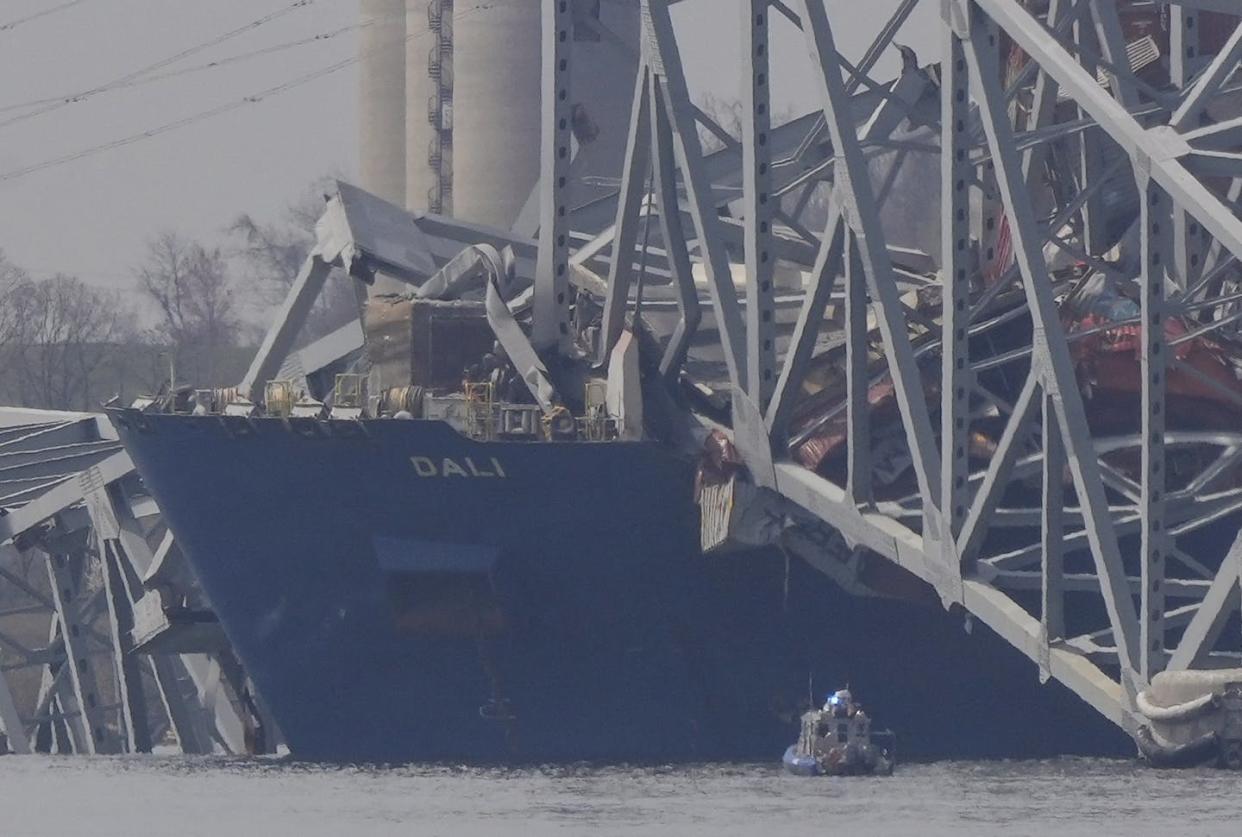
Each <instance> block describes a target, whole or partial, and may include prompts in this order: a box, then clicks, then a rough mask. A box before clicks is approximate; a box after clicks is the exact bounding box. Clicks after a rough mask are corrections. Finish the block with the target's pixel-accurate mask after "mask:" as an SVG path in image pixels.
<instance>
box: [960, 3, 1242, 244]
mask: <svg viewBox="0 0 1242 837" xmlns="http://www.w3.org/2000/svg"><path fill="white" fill-rule="evenodd" d="M963 2H965V3H967V4H969V5H971V6H978V8H980V9H982V10H983V11H984V12H986V13H987V14H988V15H989V16H990V17H991V18H992V19H993V20H994V21H996V22H997V23H998V24H1000V25H1001V26H1003V27H1004V29H1005V33H1006V34H1007V35H1008V36H1009V37H1011V38H1012V39H1013V40H1014V42H1015V43H1017V45H1018V46H1020V47H1021V48H1022V49H1023V50H1024V51H1025V52H1026V53H1027V54H1028V55H1029V56H1031V58H1032V60H1035V61H1038V62H1039V64H1040V66H1041V67H1042V68H1043V71H1044V72H1046V73H1048V74H1049V75H1051V76H1053V77H1054V78H1056V80H1057V82H1058V84H1059V85H1060V86H1061V88H1062V89H1063V90H1065V91H1066V92H1067V93H1068V94H1069V95H1071V96H1072V97H1073V98H1074V100H1075V101H1077V102H1078V103H1079V104H1080V105H1081V107H1082V109H1083V110H1084V111H1085V112H1086V113H1088V114H1089V115H1090V116H1091V117H1092V118H1094V119H1095V120H1096V122H1098V123H1099V125H1100V127H1101V128H1102V129H1103V130H1104V131H1106V132H1107V133H1108V135H1109V136H1110V137H1111V138H1112V139H1113V141H1114V142H1116V143H1117V144H1118V145H1119V146H1121V148H1122V150H1124V151H1125V152H1126V153H1128V154H1129V155H1130V156H1132V157H1134V158H1136V160H1138V161H1140V163H1141V165H1142V166H1149V167H1150V172H1151V177H1152V178H1153V179H1154V180H1155V181H1156V182H1157V183H1159V184H1160V186H1161V187H1162V188H1163V189H1164V190H1165V191H1166V192H1168V193H1169V195H1171V196H1172V198H1173V200H1174V201H1176V202H1177V203H1178V204H1180V205H1181V206H1183V207H1184V208H1185V209H1186V210H1187V211H1188V212H1189V213H1190V214H1191V215H1193V216H1194V217H1195V219H1196V220H1198V222H1199V223H1200V224H1201V225H1202V226H1203V227H1204V228H1205V229H1206V230H1207V231H1208V232H1210V233H1211V234H1212V235H1213V236H1215V237H1216V239H1217V240H1218V241H1220V243H1221V244H1222V246H1224V247H1225V248H1226V249H1227V250H1229V251H1230V252H1231V253H1233V254H1235V255H1239V254H1242V219H1239V218H1238V217H1237V216H1236V215H1235V214H1234V213H1233V212H1232V211H1230V210H1229V208H1228V207H1226V206H1225V205H1224V204H1223V203H1222V202H1221V200H1220V199H1219V198H1218V197H1216V196H1215V195H1214V194H1213V193H1212V192H1211V190H1210V189H1208V188H1207V186H1205V185H1204V184H1203V183H1201V182H1199V180H1197V179H1196V178H1195V177H1194V176H1193V175H1192V174H1191V173H1190V171H1189V170H1188V169H1187V168H1186V166H1185V164H1184V163H1183V162H1182V161H1181V158H1183V157H1186V156H1187V155H1188V154H1189V152H1190V147H1189V146H1188V145H1187V144H1186V142H1185V140H1183V139H1182V138H1181V137H1180V136H1178V135H1177V133H1176V132H1175V131H1173V129H1171V128H1169V127H1167V126H1165V127H1164V128H1154V129H1151V130H1148V129H1146V128H1144V127H1143V126H1142V125H1141V124H1140V123H1139V122H1138V120H1137V119H1135V118H1134V117H1133V116H1132V115H1130V113H1129V112H1128V111H1127V110H1126V109H1125V107H1124V106H1123V105H1122V104H1121V103H1120V102H1118V101H1117V100H1116V99H1114V98H1113V97H1112V96H1110V95H1109V94H1108V92H1107V91H1105V90H1104V89H1102V88H1101V87H1100V85H1099V83H1098V82H1097V81H1096V80H1095V79H1094V78H1092V77H1091V74H1090V73H1088V72H1087V71H1086V70H1084V69H1083V68H1082V67H1081V66H1079V64H1078V63H1077V61H1075V60H1074V58H1073V56H1071V55H1070V54H1069V53H1068V52H1067V51H1066V50H1065V48H1064V47H1063V46H1061V44H1059V43H1058V42H1057V40H1056V39H1055V38H1054V37H1052V35H1050V34H1049V33H1048V31H1047V30H1046V29H1045V28H1044V27H1043V26H1042V25H1041V24H1040V22H1039V21H1038V20H1036V19H1035V18H1034V17H1033V16H1032V15H1031V13H1030V12H1028V11H1027V10H1026V9H1024V8H1023V7H1022V5H1021V4H1020V3H1018V2H1017V0H963ZM1226 2H1231V0H1226ZM1236 8H1237V7H1236V5H1231V6H1230V9H1229V10H1230V11H1235V12H1236Z"/></svg>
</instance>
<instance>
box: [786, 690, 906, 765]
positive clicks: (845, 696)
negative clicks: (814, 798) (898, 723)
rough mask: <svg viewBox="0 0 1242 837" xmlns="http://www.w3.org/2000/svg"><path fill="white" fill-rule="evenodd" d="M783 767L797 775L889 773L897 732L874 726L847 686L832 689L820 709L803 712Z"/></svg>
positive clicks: (895, 759) (894, 760) (895, 758)
mask: <svg viewBox="0 0 1242 837" xmlns="http://www.w3.org/2000/svg"><path fill="white" fill-rule="evenodd" d="M782 761H783V763H784V766H785V770H787V771H788V772H790V773H793V774H794V775H796V776H891V775H893V771H894V770H895V769H896V767H897V747H896V736H895V735H894V734H893V733H892V732H891V731H890V730H884V731H880V730H874V729H872V726H871V718H870V716H869V715H868V714H867V713H866V712H865V711H864V710H863V708H862V705H861V704H859V703H857V702H855V700H854V698H853V695H852V694H851V693H850V690H849V689H841V690H839V691H836V692H833V693H832V694H831V695H829V696H828V699H827V700H826V701H825V702H824V706H823V708H822V709H818V710H815V709H813V710H810V711H808V712H806V713H804V714H803V715H802V724H801V729H800V731H799V734H798V740H797V741H796V742H794V743H793V744H790V745H789V747H788V748H787V749H786V750H785V755H784V757H783V759H782Z"/></svg>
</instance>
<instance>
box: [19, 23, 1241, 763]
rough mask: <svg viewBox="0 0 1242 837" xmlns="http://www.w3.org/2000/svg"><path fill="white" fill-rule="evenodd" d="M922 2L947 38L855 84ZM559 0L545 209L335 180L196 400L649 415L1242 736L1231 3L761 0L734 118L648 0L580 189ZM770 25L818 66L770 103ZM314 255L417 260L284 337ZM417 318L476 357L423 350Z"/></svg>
mask: <svg viewBox="0 0 1242 837" xmlns="http://www.w3.org/2000/svg"><path fill="white" fill-rule="evenodd" d="M920 3H923V4H930V5H932V6H934V8H935V11H936V14H937V16H938V19H939V27H940V29H939V35H940V46H941V50H940V52H941V56H940V58H941V60H939V61H935V62H933V63H931V64H928V65H927V66H920V65H919V62H918V60H917V57H916V56H914V55H913V54H912V53H911V52H910V51H909V50H908V49H904V48H903V49H902V55H903V70H902V73H901V75H900V76H899V78H897V79H896V80H895V81H893V82H891V83H887V84H881V83H878V82H876V81H874V80H873V79H872V78H871V73H872V72H873V70H874V67H875V65H876V63H877V61H878V60H879V59H880V57H881V56H882V55H884V54H885V53H886V52H887V51H889V50H890V49H894V48H896V47H895V45H894V41H893V38H894V36H895V35H896V33H897V32H898V31H899V30H900V29H901V27H902V26H903V24H905V23H906V22H907V21H908V20H909V18H910V16H911V14H912V13H913V12H914V11H915V10H916V8H917V7H918V6H919V4H920ZM570 5H571V4H563V3H562V4H551V5H549V7H548V9H547V10H546V11H545V20H544V25H545V38H544V48H545V54H544V56H543V57H544V98H545V106H544V114H543V116H544V120H543V121H544V129H543V130H544V136H543V146H542V158H543V168H542V180H541V185H540V188H539V190H538V204H539V209H540V225H539V238H538V240H537V241H531V240H529V239H526V238H523V237H521V236H519V235H515V234H511V233H508V232H503V231H498V230H493V229H486V228H482V227H478V226H474V225H470V224H467V223H462V222H457V221H452V220H449V219H446V218H442V217H439V216H435V215H430V214H423V215H414V216H411V215H409V214H407V213H405V212H404V211H403V210H401V209H399V208H397V207H395V206H391V205H389V204H386V203H384V202H382V201H380V200H378V199H376V198H373V197H371V196H369V195H367V194H366V193H364V192H361V191H360V190H357V189H354V188H352V187H349V186H346V185H344V184H342V185H340V186H339V188H338V190H337V192H336V194H335V195H333V196H332V197H331V200H330V202H329V205H328V210H327V214H326V215H325V217H324V219H323V220H322V221H321V222H320V225H319V230H318V244H317V247H316V249H315V251H314V253H312V254H311V256H310V257H309V259H308V260H307V262H306V265H305V266H304V268H303V271H302V273H301V275H300V276H299V277H298V280H297V282H296V283H295V284H294V286H293V289H292V291H291V293H290V296H289V298H288V299H287V300H286V303H285V305H284V307H283V309H282V311H281V314H280V317H279V319H278V321H277V323H276V325H275V326H274V327H273V329H272V330H271V332H270V333H269V334H268V336H267V338H266V340H265V342H264V344H263V346H262V349H261V351H260V352H259V354H258V355H257V357H256V359H255V361H254V363H253V365H252V367H251V369H250V371H249V373H248V374H247V376H246V379H245V381H244V382H243V383H242V385H241V387H240V388H239V390H238V391H237V392H234V393H202V394H198V395H196V396H195V397H193V398H189V399H187V400H186V401H185V403H184V405H182V406H183V407H184V408H185V409H191V408H194V409H199V410H201V411H203V412H209V413H214V412H221V413H225V414H226V415H225V417H223V418H222V419H221V420H222V421H224V420H232V419H236V420H238V421H240V422H243V423H244V422H245V421H246V417H247V416H249V415H250V414H252V413H254V412H255V411H256V410H262V409H264V408H265V407H266V410H267V412H268V413H273V412H275V413H277V414H280V415H283V416H286V417H287V421H289V422H290V423H291V426H293V424H294V423H296V422H304V423H312V424H313V423H314V422H315V421H316V420H317V419H319V418H323V417H327V416H333V417H337V418H341V417H345V418H350V417H358V416H370V417H379V416H389V417H393V418H412V417H429V418H443V419H444V420H446V421H449V422H450V423H452V424H454V425H455V426H457V427H458V429H459V430H461V431H462V432H464V433H466V434H468V435H472V436H475V437H482V438H495V437H498V436H503V437H505V438H519V439H521V438H529V439H531V440H532V441H533V440H565V441H569V440H577V441H584V442H585V441H601V440H608V439H614V438H636V437H638V436H645V437H648V438H649V437H658V438H661V439H664V440H666V441H668V442H670V443H671V444H674V445H678V446H680V447H681V448H683V449H684V450H686V451H688V452H693V454H694V455H700V454H703V460H704V465H703V467H702V469H701V473H700V483H699V496H700V503H701V506H702V509H703V543H704V546H705V547H707V548H710V549H712V550H717V549H727V548H729V547H730V546H752V545H756V544H763V543H769V544H770V543H779V544H780V545H782V546H783V547H784V548H786V549H788V550H789V551H790V552H792V553H793V554H796V555H799V556H800V557H802V558H804V559H805V560H806V561H808V563H810V564H811V565H812V566H815V567H817V568H820V569H822V570H823V571H824V572H826V573H828V574H830V575H832V577H833V578H834V579H836V580H838V581H839V582H840V583H841V584H842V585H843V586H845V587H847V589H850V590H852V591H854V592H858V593H861V594H881V595H901V596H911V595H915V596H917V595H922V594H926V595H930V596H931V597H933V598H938V599H939V600H940V601H941V602H942V603H943V604H944V606H946V607H948V608H951V609H954V610H960V611H961V612H963V613H966V614H969V615H970V616H971V617H972V618H973V619H975V620H978V621H979V622H981V623H983V624H985V625H987V626H988V627H989V628H990V629H991V630H992V631H994V632H995V633H997V634H998V635H1000V636H1001V637H1002V638H1003V639H1004V640H1006V641H1007V642H1008V643H1009V644H1011V645H1012V646H1013V647H1014V648H1016V649H1018V650H1019V651H1020V652H1021V653H1023V654H1025V655H1026V656H1027V657H1029V658H1030V659H1031V660H1032V661H1033V662H1034V663H1036V665H1037V666H1038V670H1039V672H1040V676H1041V677H1042V678H1044V679H1047V678H1055V679H1056V680H1058V681H1060V682H1061V683H1063V684H1065V685H1066V686H1067V687H1069V688H1070V689H1071V690H1073V691H1074V692H1075V693H1077V694H1078V695H1079V696H1080V697H1081V698H1082V699H1083V700H1085V701H1086V702H1087V703H1088V704H1090V705H1091V706H1092V707H1093V708H1094V709H1095V710H1097V711H1098V712H1099V713H1100V714H1102V715H1103V716H1104V717H1106V718H1108V719H1109V720H1111V721H1112V722H1113V723H1115V724H1116V725H1118V726H1119V727H1121V728H1122V729H1124V730H1125V731H1126V732H1128V733H1129V734H1131V735H1132V736H1133V737H1134V738H1135V740H1136V741H1137V742H1138V743H1139V744H1140V747H1141V748H1142V750H1143V751H1144V753H1146V754H1147V755H1148V757H1149V758H1151V759H1152V761H1153V762H1158V763H1170V764H1171V763H1179V762H1186V761H1202V760H1204V759H1207V758H1216V759H1219V760H1220V761H1221V762H1223V763H1225V764H1228V765H1230V766H1234V767H1237V766H1242V742H1240V740H1239V739H1240V737H1242V733H1240V732H1239V730H1240V729H1242V726H1240V724H1239V717H1238V711H1239V710H1238V705H1239V700H1240V698H1239V687H1238V686H1237V684H1238V683H1239V681H1242V627H1240V626H1239V621H1240V611H1242V601H1240V600H1242V535H1239V528H1240V527H1239V522H1240V521H1242V424H1239V422H1238V421H1237V419H1236V418H1235V416H1236V415H1237V409H1238V407H1239V405H1242V340H1240V339H1239V334H1238V323H1239V321H1242V313H1239V312H1242V292H1240V290H1242V268H1240V267H1239V261H1238V259H1239V256H1240V255H1242V217H1239V213H1238V201H1239V199H1240V198H1242V78H1237V77H1235V73H1236V70H1237V68H1238V66H1239V60H1240V59H1242V20H1240V19H1239V16H1240V14H1242V13H1240V12H1239V10H1238V9H1237V8H1236V7H1235V6H1234V4H1233V3H1231V2H1225V1H1224V0H1193V2H1191V1H1189V0H1188V2H1183V3H1180V4H1172V5H1165V4H1154V3H1146V2H1133V3H1131V2H1123V0H1046V2H1039V0H1031V2H1019V0H904V1H903V2H901V3H900V4H899V5H898V8H897V10H896V12H895V14H894V15H893V16H892V18H891V19H890V20H888V21H886V22H885V23H884V24H883V26H881V27H880V29H879V31H878V33H877V35H876V37H875V40H874V43H873V44H872V45H871V47H870V48H869V49H868V50H867V52H866V53H865V54H864V56H863V58H862V59H861V60H860V61H859V62H858V63H857V64H856V65H855V64H851V63H850V62H848V61H847V60H846V59H845V58H843V57H842V56H841V54H840V53H839V52H838V44H837V43H836V41H835V39H834V30H833V25H832V23H833V21H832V14H833V12H832V11H830V9H832V7H833V4H831V3H830V4H828V6H827V7H826V6H825V4H822V3H817V2H792V3H790V2H778V1H777V0H745V2H742V3H741V4H740V5H741V7H742V9H741V15H742V21H743V33H744V48H743V54H742V58H741V62H740V64H741V68H742V70H741V76H742V80H743V84H742V90H743V94H744V95H743V102H742V113H741V120H740V125H741V135H740V136H736V137H735V136H733V135H731V134H730V133H729V132H728V131H726V130H725V129H724V128H723V127H721V126H720V125H718V124H716V123H715V122H713V121H712V120H711V119H710V117H708V116H707V115H706V114H704V113H703V112H702V111H701V110H699V109H698V108H697V107H695V105H694V104H693V103H692V101H691V96H690V91H689V90H688V87H687V82H686V78H685V72H684V68H683V65H682V60H681V53H680V49H679V37H681V38H685V37H687V36H688V35H689V34H690V33H685V32H683V33H680V35H679V34H678V33H676V32H675V31H674V27H673V21H672V17H671V14H670V6H671V5H673V4H672V2H670V0H643V2H642V4H641V5H642V27H643V32H642V36H643V37H642V49H641V56H640V58H639V72H638V74H637V79H636V84H635V87H634V96H633V109H632V112H631V119H630V123H629V134H628V137H627V144H626V152H625V160H624V168H623V170H622V173H621V177H620V181H619V184H618V186H617V188H616V189H615V191H614V192H613V193H612V194H610V195H609V196H607V197H605V198H599V197H598V196H595V197H592V198H591V199H590V200H586V201H575V199H574V192H573V189H574V184H575V182H576V180H577V179H580V178H581V177H583V176H585V174H586V173H585V172H582V171H577V170H575V169H574V168H573V166H572V161H573V148H574V142H575V140H574V137H573V136H572V132H571V131H570V130H569V128H568V127H567V126H569V125H570V124H571V123H572V119H571V118H570V114H569V113H568V112H567V110H566V109H567V108H568V107H569V104H568V98H567V97H566V96H563V95H561V94H562V93H563V92H564V91H566V90H567V89H568V85H569V83H570V80H571V79H572V77H573V73H574V68H575V67H574V61H573V60H572V59H573V55H572V50H571V49H569V48H568V46H566V44H568V43H571V42H572V39H570V38H567V37H566V33H567V31H568V29H569V27H570V26H571V25H572V20H571V17H572V15H571V13H570V12H569V11H568V9H569V7H570ZM777 27H783V28H785V29H786V30H788V31H789V32H792V33H795V34H796V37H797V39H798V41H799V42H800V43H801V44H803V45H804V47H805V51H806V54H807V57H808V66H809V67H810V71H811V73H812V75H813V78H814V80H815V82H816V93H817V95H818V101H817V102H816V103H815V107H814V110H813V111H812V112H811V113H809V114H808V115H806V116H804V117H801V118H798V119H794V120H792V121H790V122H788V123H786V124H784V125H780V126H775V125H773V124H772V97H773V90H772V87H773V77H772V73H771V68H770V67H769V55H770V47H771V44H772V43H773V34H772V31H773V30H774V29H776V28H777ZM701 133H702V134H707V135H711V136H712V137H714V139H715V141H716V142H718V143H719V145H720V149H719V150H717V151H713V152H710V153H708V152H706V151H705V150H704V146H703V137H702V136H701ZM597 185H598V184H597ZM937 210H938V211H937ZM333 270H341V271H343V272H345V273H346V274H348V275H349V276H352V277H354V278H355V279H358V280H360V281H361V282H364V283H367V284H370V283H372V282H374V281H375V279H376V278H377V277H383V278H386V279H392V280H396V281H398V282H404V283H406V284H407V285H408V286H410V290H409V291H407V292H406V293H405V294H402V295H398V296H396V297H391V298H385V297H383V296H378V295H376V296H373V297H372V298H371V299H370V301H369V302H368V303H367V306H368V310H367V316H366V317H365V318H364V323H363V327H361V328H360V327H359V326H358V325H357V324H354V325H351V326H349V327H346V328H345V329H342V330H341V331H340V332H338V333H337V334H334V335H331V336H329V337H328V338H325V339H324V340H323V341H320V342H319V343H316V344H312V345H311V346H307V347H304V348H302V349H301V350H300V351H298V352H294V351H293V349H294V346H295V341H296V339H297V335H298V332H299V330H300V328H301V325H302V324H303V322H304V321H305V319H306V315H307V313H308V311H309V310H310V306H311V305H312V304H313V303H314V300H315V297H316V295H317V294H318V292H319V290H320V289H321V288H322V287H323V285H324V283H325V282H326V281H328V278H329V276H330V274H331V273H332V271H333ZM433 322H438V323H439V324H440V325H438V326H434V327H433V326H432V325H430V324H431V323H433ZM415 323H422V325H419V326H417V327H416V326H415ZM437 327H443V328H444V329H446V332H445V333H446V334H447V333H450V332H452V333H455V334H457V335H458V336H457V337H455V338H453V342H454V345H455V346H456V345H465V344H467V343H468V344H469V346H470V347H471V348H470V351H469V352H468V354H469V355H471V357H466V356H464V355H463V356H461V357H457V358H455V359H454V360H453V365H461V366H463V367H464V368H465V374H464V375H463V376H461V377H464V378H465V381H464V383H463V382H461V381H460V380H458V379H455V378H454V375H455V374H456V372H458V371H459V370H457V369H453V368H448V367H437V366H436V362H435V360H434V358H436V357H440V356H439V355H437V353H436V350H435V347H434V345H428V346H415V345H414V343H415V342H416V338H418V337H419V336H420V335H422V336H425V335H427V334H432V335H434V333H435V329H436V328H437ZM383 329H388V330H389V337H390V338H391V339H395V340H398V342H397V343H395V344H391V345H390V346H389V348H391V349H393V351H392V352H390V353H389V354H385V351H386V350H385V349H383V348H377V344H376V342H375V340H373V339H368V340H367V341H366V343H367V345H366V346H364V345H363V338H364V334H365V333H366V332H367V331H372V332H376V333H378V331H379V330H383ZM462 335H467V336H465V337H463V336H462ZM367 336H368V338H370V337H372V336H373V335H367ZM400 341H405V342H404V343H401V342H400ZM407 344H408V345H407ZM394 347H395V348H394ZM368 354H369V355H370V358H369V359H368V357H367V355H368ZM474 355H478V357H473V356H474ZM385 369H387V370H388V371H384V370H385ZM338 373H340V374H338ZM277 396H279V397H277ZM280 405H283V406H280ZM299 426H300V425H299ZM308 432H309V431H308ZM705 439H706V440H708V442H707V452H706V453H703V452H704V447H705ZM433 464H434V463H433ZM457 467H459V468H460V469H461V470H463V472H466V470H467V469H466V468H464V467H462V466H457ZM875 556H878V558H875ZM0 707H2V702H0Z"/></svg>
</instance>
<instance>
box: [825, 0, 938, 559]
mask: <svg viewBox="0 0 1242 837" xmlns="http://www.w3.org/2000/svg"><path fill="white" fill-rule="evenodd" d="M801 9H802V32H803V35H804V36H805V38H806V48H807V52H808V54H809V55H810V58H811V62H812V66H813V67H814V76H815V82H816V85H817V88H818V91H817V92H818V93H819V96H820V101H821V104H822V106H823V109H824V119H825V121H826V122H827V125H828V132H829V135H830V136H831V137H832V144H833V150H834V154H835V155H836V157H837V165H836V181H835V187H834V193H836V194H837V199H838V201H839V203H840V205H841V207H842V212H843V214H844V216H845V220H846V223H847V224H848V225H849V226H850V228H851V230H852V231H853V234H854V237H855V243H856V246H857V247H858V251H859V255H860V257H861V259H862V263H863V269H864V270H865V271H866V273H867V279H868V283H869V286H870V289H871V298H872V303H873V305H874V306H875V307H874V311H875V313H876V319H877V322H878V325H879V329H880V334H881V336H882V337H883V338H884V345H885V349H886V350H887V355H888V368H889V373H890V374H891V375H892V378H893V385H894V390H895V394H896V398H897V404H898V407H899V409H900V411H901V416H902V424H903V426H904V428H905V432H906V441H907V444H909V446H910V452H911V456H912V458H913V460H914V471H915V474H916V477H917V479H918V484H919V491H920V493H921V494H922V496H923V497H924V498H926V503H925V504H924V511H925V524H924V525H925V529H924V532H925V533H926V534H927V536H929V537H931V536H932V535H933V534H934V532H935V530H936V529H938V528H939V527H938V525H937V521H936V520H935V517H936V516H935V514H933V510H934V509H935V508H937V507H938V506H939V497H940V482H939V479H938V474H939V472H940V465H939V459H938V454H937V452H936V445H935V436H934V435H933V433H932V426H931V417H930V415H929V413H928V410H927V400H926V393H925V392H924V390H923V382H922V376H921V375H920V374H919V368H918V364H917V362H916V361H915V358H914V351H913V349H912V348H911V346H910V336H909V333H908V331H907V328H906V321H905V316H904V313H903V309H902V307H901V301H900V299H899V297H898V294H897V286H896V282H895V280H894V276H893V265H892V261H891V259H890V256H889V253H888V248H887V247H886V245H885V237H884V231H883V228H882V226H881V225H880V219H879V214H878V212H877V210H876V202H875V195H874V193H873V191H872V188H871V179H870V173H869V172H868V170H867V164H866V160H865V159H864V158H863V154H862V148H861V147H860V146H859V143H858V137H857V135H856V133H855V130H856V129H855V127H854V119H853V112H852V110H851V109H850V105H849V99H848V97H847V95H846V92H845V85H844V82H843V81H842V77H841V66H840V61H839V55H838V52H837V48H836V43H835V42H834V40H833V36H832V29H831V26H830V25H829V22H828V12H827V9H826V8H825V7H824V6H822V5H820V4H818V3H815V2H806V0H803V3H802V4H801Z"/></svg>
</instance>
